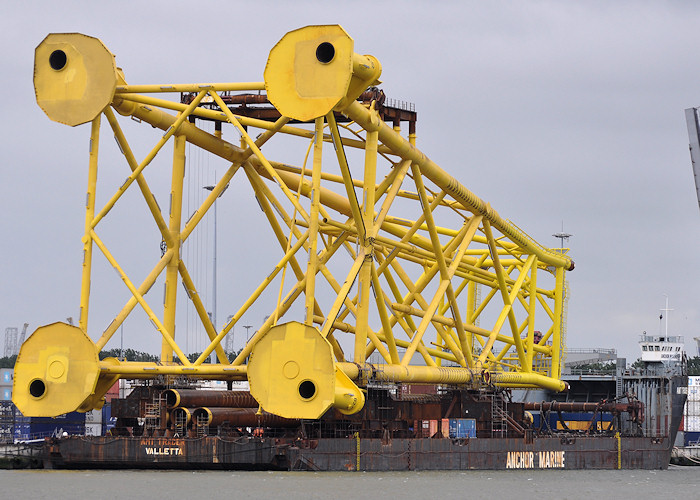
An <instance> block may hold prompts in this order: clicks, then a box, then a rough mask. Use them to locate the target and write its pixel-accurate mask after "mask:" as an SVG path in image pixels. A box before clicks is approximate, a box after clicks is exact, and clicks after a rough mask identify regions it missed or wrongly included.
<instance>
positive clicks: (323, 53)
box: [316, 42, 335, 64]
mask: <svg viewBox="0 0 700 500" xmlns="http://www.w3.org/2000/svg"><path fill="white" fill-rule="evenodd" d="M334 57H335V47H333V44H332V43H328V42H323V43H322V44H320V45H319V46H318V47H316V59H318V61H319V62H322V63H323V64H328V63H329V62H331V61H332V60H333V58H334Z"/></svg>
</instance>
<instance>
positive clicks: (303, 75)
mask: <svg viewBox="0 0 700 500" xmlns="http://www.w3.org/2000/svg"><path fill="white" fill-rule="evenodd" d="M353 49H354V42H353V39H352V38H350V36H349V35H348V34H347V32H346V31H345V30H344V29H343V28H342V27H340V26H338V25H330V26H306V27H305V28H300V29H297V30H294V31H290V32H289V33H287V34H286V35H284V37H283V38H282V40H280V41H279V42H278V43H277V45H275V46H274V47H273V48H272V50H271V51H270V56H269V57H268V59H267V65H266V66H265V89H266V90H267V95H268V98H269V99H270V102H271V103H272V104H274V106H275V107H276V108H277V109H278V110H279V111H280V113H282V114H283V115H284V116H288V117H290V118H293V119H295V120H299V121H309V120H313V119H314V118H318V117H319V116H324V115H326V114H327V113H328V112H329V111H331V110H332V109H336V110H342V109H344V108H345V107H347V106H348V105H349V104H350V103H351V102H353V101H354V100H356V99H357V98H358V97H359V96H360V94H361V93H362V92H364V91H365V90H366V89H367V87H369V86H370V85H376V84H378V83H380V82H379V76H380V75H381V73H382V66H381V64H379V61H378V60H377V59H376V58H375V57H373V56H368V55H364V56H363V55H359V54H355V53H354V52H353Z"/></svg>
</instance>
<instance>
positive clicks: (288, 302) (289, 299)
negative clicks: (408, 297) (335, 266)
mask: <svg viewBox="0 0 700 500" xmlns="http://www.w3.org/2000/svg"><path fill="white" fill-rule="evenodd" d="M344 241H345V238H344V237H343V236H342V235H341V236H340V237H338V238H337V239H336V241H334V242H333V245H331V247H330V248H328V249H324V250H323V251H322V252H321V254H320V255H319V258H320V261H321V263H325V262H326V261H327V260H328V259H330V258H331V257H332V256H333V255H334V254H335V252H337V251H338V249H339V248H340V247H341V246H342V245H343V242H344ZM306 278H307V277H306V275H304V277H303V278H302V279H300V280H299V281H298V282H297V284H296V285H295V286H294V288H293V289H292V290H291V291H290V292H289V293H288V294H287V296H286V297H285V299H284V300H283V301H282V304H280V305H279V306H278V307H277V308H276V310H275V311H273V312H272V314H270V315H269V316H268V318H267V320H265V321H264V322H263V324H262V326H261V327H260V329H259V330H258V331H257V332H256V333H255V334H254V335H253V336H252V337H251V338H250V339H249V340H248V343H247V344H246V345H245V347H243V349H241V352H239V353H238V356H236V359H234V360H233V363H231V364H233V365H240V364H242V363H243V362H244V361H245V359H246V358H247V357H248V356H249V355H250V352H251V351H252V350H253V347H255V344H257V342H258V341H259V340H260V339H261V338H262V337H263V336H264V335H265V334H266V333H267V332H268V330H269V329H270V327H271V326H272V323H273V322H274V318H275V315H277V314H278V311H277V310H279V314H278V317H282V316H284V314H285V313H286V312H287V311H288V310H289V308H290V307H292V304H293V303H294V301H295V300H296V299H297V298H298V297H299V295H301V292H303V291H304V289H305V288H306Z"/></svg>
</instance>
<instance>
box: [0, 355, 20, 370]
mask: <svg viewBox="0 0 700 500" xmlns="http://www.w3.org/2000/svg"><path fill="white" fill-rule="evenodd" d="M16 362H17V355H16V354H13V355H12V356H9V357H6V358H0V368H14V367H15V363H16Z"/></svg>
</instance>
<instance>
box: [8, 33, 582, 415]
mask: <svg viewBox="0 0 700 500" xmlns="http://www.w3.org/2000/svg"><path fill="white" fill-rule="evenodd" d="M380 75H381V65H380V63H379V61H378V60H377V59H376V58H375V57H373V56H370V55H360V54H358V53H356V52H355V47H354V41H353V39H352V38H351V37H350V36H349V35H348V34H347V33H346V32H345V31H344V30H343V28H341V27H340V26H337V25H331V26H308V27H305V28H301V29H298V30H295V31H292V32H289V33H287V34H286V35H285V36H284V37H283V38H282V39H281V40H280V41H279V42H278V43H277V44H276V45H275V46H274V48H273V49H272V50H271V52H270V55H269V58H268V60H267V64H266V66H265V71H264V81H262V82H243V83H210V84H147V85H134V84H130V83H127V78H128V72H126V71H122V69H121V68H119V67H117V65H116V61H115V56H114V55H113V54H112V53H111V52H110V51H109V50H108V49H107V48H106V47H105V45H103V43H102V42H101V41H100V40H98V39H96V38H93V37H90V36H86V35H82V34H77V33H69V34H51V35H48V36H47V37H46V38H45V39H44V40H43V41H42V42H41V44H40V45H39V46H38V47H37V48H36V52H35V65H34V86H35V91H36V99H37V103H38V104H39V106H40V107H41V109H42V110H43V111H44V112H45V113H46V115H47V116H48V117H49V118H50V119H52V120H54V121H57V122H60V123H63V124H66V125H69V126H78V125H81V124H86V125H87V124H89V127H90V130H91V131H90V134H91V135H90V150H89V155H88V156H89V157H88V158H86V163H87V166H88V169H87V170H88V175H87V178H88V182H87V185H88V188H87V197H86V203H85V205H86V206H85V220H84V228H85V230H84V236H83V240H82V241H83V251H84V261H83V267H82V290H81V295H80V320H79V323H78V325H76V326H72V325H69V324H64V323H54V324H51V325H47V326H43V327H41V328H39V329H37V330H36V331H35V332H34V333H33V334H32V335H31V336H30V338H29V339H27V341H26V342H25V343H24V345H23V346H22V349H21V352H20V354H19V357H18V360H17V365H16V371H15V379H14V392H13V400H14V402H15V403H16V405H17V407H18V408H19V409H20V410H21V412H22V413H23V414H24V415H28V416H56V415H59V414H63V413H65V412H69V411H73V410H76V409H77V410H79V411H88V410H91V409H94V408H100V407H101V406H102V404H103V396H104V394H105V392H106V391H107V390H108V389H109V388H110V387H111V386H112V385H114V383H115V382H116V381H117V380H118V379H120V378H127V379H154V378H158V377H166V378H168V377H170V378H175V377H184V378H189V379H218V380H227V381H230V380H246V379H247V380H248V382H249V384H250V393H251V395H252V397H253V398H254V399H255V401H256V402H257V405H258V407H259V410H258V411H260V409H262V410H264V411H265V412H267V413H271V414H274V415H277V416H279V417H282V418H285V419H315V418H320V417H321V416H323V415H324V414H325V413H326V412H327V411H328V410H329V409H331V408H332V409H335V410H338V411H340V412H341V413H344V414H347V415H350V414H354V413H357V412H359V411H360V410H361V409H362V408H363V405H364V402H365V397H366V387H367V386H368V384H371V383H374V382H377V383H383V382H393V383H411V384H416V383H418V384H420V383H424V384H444V385H449V386H455V387H461V388H464V389H479V388H489V387H490V388H494V387H495V388H528V387H541V388H546V389H549V390H554V391H562V390H565V389H566V384H565V383H564V382H562V381H561V380H560V372H561V364H562V360H561V352H562V347H563V342H564V338H563V331H564V324H563V323H564V322H563V318H564V316H565V314H564V312H565V309H564V308H565V301H566V286H565V283H566V280H565V273H566V271H569V270H572V269H573V267H574V264H573V261H572V260H571V259H570V257H569V256H568V255H566V252H564V251H560V250H553V249H548V248H545V247H543V246H542V245H540V244H539V243H537V242H536V241H535V240H533V239H532V238H531V237H529V236H528V235H527V234H526V233H525V232H524V231H523V230H521V229H520V228H518V226H516V225H515V223H513V222H511V221H510V220H507V219H505V218H503V217H501V215H499V213H498V212H497V211H496V210H495V209H494V208H492V207H491V206H490V205H489V204H488V203H487V202H486V201H484V200H482V199H481V198H479V197H478V196H477V195H476V194H474V193H472V192H471V191H470V190H469V189H467V187H465V186H464V185H463V184H461V183H460V182H459V181H458V180H457V179H455V178H454V177H452V176H451V175H450V174H448V173H447V171H445V170H443V168H441V167H440V166H438V165H437V164H436V163H435V162H434V161H432V160H431V159H430V157H429V156H428V155H427V154H426V153H424V152H423V151H421V150H420V149H418V147H417V146H416V143H417V138H416V137H417V135H416V128H415V124H416V121H415V117H416V114H415V111H414V110H412V109H411V108H408V107H405V106H403V107H402V106H394V105H392V103H391V102H390V101H389V100H387V99H386V98H385V96H384V93H383V92H382V91H381V90H379V89H378V88H377V86H378V85H379V84H380V80H379V78H380ZM125 119H134V120H137V121H140V122H141V125H140V126H139V128H138V130H139V131H140V132H141V134H142V136H141V135H140V136H139V138H138V139H139V140H144V139H147V140H150V141H152V142H151V144H152V149H151V150H150V152H149V153H148V154H146V155H145V156H143V157H137V156H136V154H135V153H134V152H133V151H134V150H135V149H136V148H132V146H131V144H132V141H133V140H134V139H132V138H130V137H128V136H127V135H128V134H127V133H126V128H125V127H123V120H125ZM211 122H213V123H214V124H215V130H214V133H211V132H209V131H207V130H205V127H202V126H201V124H203V123H207V124H211ZM85 128H86V127H83V128H81V130H82V129H85ZM105 134H109V135H114V137H115V139H116V141H117V143H118V145H119V149H120V151H121V153H122V158H121V159H119V158H109V159H108V161H105V159H103V158H102V157H101V156H100V154H99V149H100V148H99V145H100V141H101V140H103V138H104V136H105ZM239 136H240V139H239ZM229 137H231V138H234V137H235V140H233V139H231V140H228V138H229ZM282 139H283V140H284V141H298V142H300V143H302V144H303V148H305V149H306V155H301V157H298V158H297V157H293V158H287V157H279V156H275V154H279V153H278V152H279V151H284V148H278V149H275V148H274V143H275V141H276V140H282ZM188 144H189V145H190V147H193V148H199V149H201V150H202V151H203V152H205V153H206V154H211V155H215V156H217V157H220V158H223V159H224V160H226V162H227V164H228V169H227V170H226V171H225V172H224V173H223V175H221V176H220V178H219V179H217V182H216V184H215V185H214V186H211V190H210V193H209V194H208V196H207V197H206V199H205V200H204V202H203V203H202V204H201V206H199V207H198V208H197V209H196V210H194V211H193V212H192V213H183V212H184V210H183V179H184V178H185V176H186V171H185V165H186V159H185V152H186V146H187V145H188ZM434 147H436V148H437V147H454V145H444V144H442V145H440V144H436V145H434ZM268 152H270V153H268ZM156 157H159V158H162V157H167V158H168V164H171V165H172V170H171V173H170V183H171V184H170V202H169V204H167V205H163V204H161V205H159V204H158V203H157V202H156V199H155V197H154V195H153V191H152V186H151V185H150V184H149V173H150V171H151V169H152V168H153V167H152V165H153V163H154V159H155V158H156ZM98 166H99V168H98ZM455 167H456V166H455V165H450V166H448V169H450V168H451V169H454V168H455ZM115 168H121V169H122V170H123V172H124V175H125V177H126V178H125V180H124V182H123V184H122V185H121V186H120V187H119V188H118V189H117V190H116V192H113V193H108V194H107V199H108V201H107V203H105V204H104V205H98V204H97V203H96V192H97V188H98V186H100V184H99V182H98V172H99V173H100V174H101V173H102V172H103V171H105V170H108V169H115ZM237 178H243V179H244V180H245V182H246V183H247V186H249V189H250V192H251V193H252V194H254V199H253V197H251V198H250V199H251V207H250V210H251V211H252V210H256V211H257V210H262V212H263V214H264V216H265V220H266V221H267V227H259V228H257V231H258V232H261V231H269V232H270V233H271V234H272V235H273V236H274V239H275V240H276V241H277V242H278V248H277V249H276V256H275V257H274V259H272V260H270V261H265V256H266V254H265V253H261V256H260V258H259V259H256V261H255V262H247V263H245V264H239V265H246V266H260V267H261V268H262V269H264V272H265V273H267V274H266V277H265V278H264V279H263V280H262V281H260V282H257V283H241V284H238V285H237V286H238V287H240V288H241V289H244V290H246V294H248V298H247V299H246V300H244V301H242V302H241V303H238V304H234V303H229V302H227V304H226V307H227V308H228V309H231V310H234V311H236V312H235V314H233V315H232V316H231V317H230V319H229V320H228V321H227V322H226V324H225V325H223V326H222V327H221V328H220V329H216V328H215V327H214V324H213V323H212V321H211V319H210V317H209V316H208V314H207V311H208V310H210V308H211V304H205V303H204V301H203V299H202V297H201V294H200V291H201V289H202V287H203V286H204V284H202V283H197V282H196V278H195V277H194V275H193V274H192V273H191V270H190V267H189V264H188V262H187V261H186V259H185V258H184V257H183V255H182V246H183V243H184V242H186V241H187V239H188V238H189V237H190V236H191V235H192V233H193V231H194V230H195V229H196V228H197V226H198V224H200V222H201V221H202V219H203V217H204V216H205V214H207V212H208V211H209V210H210V209H211V207H212V205H213V204H214V202H215V201H216V200H217V197H219V196H220V195H221V194H222V192H223V191H224V190H225V189H226V187H227V186H228V185H229V183H230V182H231V181H232V180H233V179H236V180H238V179H237ZM131 191H138V192H140V194H141V197H142V198H143V201H145V207H146V209H147V210H148V212H149V213H150V215H151V216H152V219H153V222H154V224H153V230H154V231H157V234H158V235H159V237H160V238H161V239H162V241H163V243H162V249H163V253H162V257H161V258H160V259H157V258H154V260H153V262H152V263H151V271H150V272H149V273H147V274H146V275H143V276H138V275H132V274H127V272H126V271H125V266H124V267H123V266H122V264H121V263H120V261H119V260H118V258H117V256H116V255H115V254H114V253H113V252H112V251H110V245H109V244H108V242H107V241H104V240H103V239H102V238H101V237H100V229H101V227H102V226H103V224H106V223H107V222H108V221H109V217H110V214H111V211H112V210H113V208H114V207H115V206H117V205H118V204H120V203H125V202H126V201H125V200H126V199H127V196H125V194H126V193H128V192H131ZM253 200H256V201H257V202H256V201H253ZM141 206H143V203H141ZM163 209H167V211H164V210H163ZM225 217H226V216H225V214H222V213H220V214H219V218H220V219H222V218H225ZM130 236H131V235H130V232H129V231H128V230H125V232H124V234H123V235H122V239H123V240H124V241H128V239H129V238H130ZM237 236H240V238H241V241H243V240H244V239H245V241H247V242H249V244H254V240H255V237H256V235H255V234H240V235H237ZM250 242H252V243H250ZM225 253H226V252H225V251H224V252H222V254H223V255H224V256H225ZM270 255H272V253H270ZM98 258H105V259H106V260H107V261H108V262H109V264H110V265H111V266H112V267H113V268H114V269H115V270H116V272H117V273H118V274H119V277H120V278H121V280H122V282H123V285H124V286H125V287H127V288H128V290H129V292H130V298H129V300H128V301H127V302H126V303H123V304H114V319H113V321H111V322H110V323H109V324H107V325H98V324H93V323H90V324H88V318H89V311H90V303H91V298H94V296H95V295H96V294H99V293H100V290H98V289H91V271H92V269H93V260H94V259H98ZM140 258H141V259H147V258H148V257H145V256H141V257H140ZM220 258H221V257H220ZM223 258H225V257H223ZM56 265H58V263H56ZM158 279H164V282H165V294H164V298H163V295H162V294H161V293H159V292H151V293H148V292H149V290H151V287H152V286H153V285H154V283H155V282H156V281H157V280H158ZM183 298H184V299H185V300H187V301H191V303H192V305H193V307H194V309H195V310H196V312H197V315H198V318H199V321H201V324H202V325H203V331H205V332H206V335H207V339H208V340H207V342H208V346H207V347H206V348H205V349H204V351H203V352H202V353H201V355H200V356H199V357H198V358H197V359H195V360H190V359H188V356H187V354H188V353H186V352H185V350H184V349H183V346H182V344H181V342H180V341H179V337H178V336H177V335H176V334H175V323H176V309H177V308H178V307H179V306H178V304H181V303H182V300H183ZM261 301H265V302H262V303H264V304H266V305H269V309H268V313H267V316H266V319H265V321H264V323H263V324H262V325H260V326H259V328H258V329H257V331H256V333H255V334H254V335H252V336H251V337H250V339H249V340H248V341H247V343H246V344H245V346H244V347H243V349H242V351H240V352H239V353H238V355H237V357H235V359H233V361H229V359H228V358H227V356H226V353H225V352H224V350H223V348H222V345H223V342H224V340H225V338H226V336H227V335H229V334H231V332H232V329H233V328H234V326H235V325H237V324H239V326H241V325H240V323H239V322H240V321H241V318H242V317H243V315H244V314H245V313H246V311H248V310H249V309H250V308H251V306H252V305H253V304H260V303H261ZM136 308H141V309H142V310H143V311H144V312H145V314H146V315H147V316H148V318H149V319H150V322H151V323H152V325H153V327H154V328H155V332H156V333H155V334H156V335H159V336H160V338H161V343H162V349H161V353H160V361H159V362H152V363H145V362H133V361H125V360H119V359H115V358H108V359H105V360H100V359H99V357H98V354H99V352H100V351H101V350H102V349H104V348H105V347H109V346H110V341H111V340H114V338H115V334H116V333H117V332H118V330H119V328H120V326H121V325H122V323H123V322H124V320H125V319H126V318H127V317H128V316H129V315H130V313H132V311H134V309H136ZM93 339H94V340H93ZM125 341H126V342H127V343H128V338H127V339H125ZM112 345H114V342H113V343H112ZM212 353H213V354H214V355H215V356H216V359H217V362H216V363H209V362H208V359H209V358H210V356H211V355H212ZM370 357H371V358H370ZM370 359H371V360H372V362H370Z"/></svg>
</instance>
